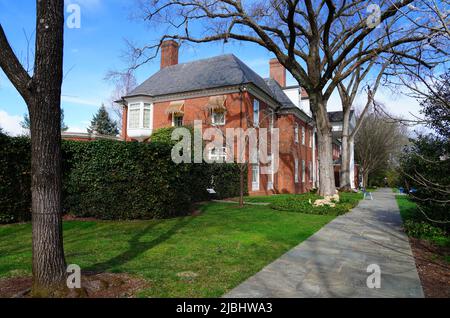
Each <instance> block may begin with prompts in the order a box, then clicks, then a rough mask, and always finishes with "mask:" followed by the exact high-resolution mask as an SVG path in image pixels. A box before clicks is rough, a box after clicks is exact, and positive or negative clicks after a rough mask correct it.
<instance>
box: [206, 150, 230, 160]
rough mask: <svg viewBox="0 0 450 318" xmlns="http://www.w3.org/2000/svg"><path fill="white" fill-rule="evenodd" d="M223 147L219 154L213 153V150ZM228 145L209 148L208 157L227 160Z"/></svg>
mask: <svg viewBox="0 0 450 318" xmlns="http://www.w3.org/2000/svg"><path fill="white" fill-rule="evenodd" d="M216 149H221V151H219V153H218V154H215V155H213V151H214V150H216ZM227 157H228V156H227V147H222V148H211V149H209V153H208V158H209V160H210V161H217V162H225V161H226V160H227Z"/></svg>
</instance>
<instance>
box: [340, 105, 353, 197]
mask: <svg viewBox="0 0 450 318" xmlns="http://www.w3.org/2000/svg"><path fill="white" fill-rule="evenodd" d="M343 109H344V122H343V125H342V154H341V158H342V161H341V173H340V188H341V190H342V191H351V189H352V183H351V180H350V157H351V155H350V142H351V139H350V136H349V135H350V111H351V107H343Z"/></svg>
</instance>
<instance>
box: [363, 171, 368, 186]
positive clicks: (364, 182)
mask: <svg viewBox="0 0 450 318" xmlns="http://www.w3.org/2000/svg"><path fill="white" fill-rule="evenodd" d="M368 184H369V171H367V169H364V170H363V187H364V188H366V189H367V187H368Z"/></svg>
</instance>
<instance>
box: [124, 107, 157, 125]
mask: <svg viewBox="0 0 450 318" xmlns="http://www.w3.org/2000/svg"><path fill="white" fill-rule="evenodd" d="M145 111H148V118H147V119H148V122H147V124H144V113H145ZM127 112H128V116H127V128H128V129H129V130H146V131H147V130H151V129H152V127H153V104H152V103H149V102H144V101H138V102H130V103H129V104H128V110H127ZM133 112H136V113H138V114H139V115H138V116H139V117H138V125H137V126H131V119H132V113H133Z"/></svg>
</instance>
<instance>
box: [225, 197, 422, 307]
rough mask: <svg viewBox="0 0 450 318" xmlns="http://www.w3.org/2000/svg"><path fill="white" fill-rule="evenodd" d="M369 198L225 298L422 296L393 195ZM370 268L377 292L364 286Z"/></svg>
mask: <svg viewBox="0 0 450 318" xmlns="http://www.w3.org/2000/svg"><path fill="white" fill-rule="evenodd" d="M373 196H374V200H373V201H371V200H364V201H361V202H360V204H359V205H358V207H356V208H355V209H353V210H352V211H351V212H349V213H348V214H346V215H343V216H340V217H338V218H336V219H335V220H333V221H332V222H330V223H329V224H328V225H326V226H325V227H323V228H322V229H321V230H320V231H318V232H317V233H316V234H314V235H313V236H312V237H310V238H309V239H307V240H306V241H304V242H303V243H301V244H300V245H298V246H297V247H295V248H294V249H292V250H291V251H289V252H287V253H286V254H285V255H283V256H282V257H280V258H279V259H277V260H275V261H274V262H273V263H271V264H269V265H268V266H266V267H265V268H264V269H263V270H262V271H260V272H259V273H257V274H255V275H254V276H252V277H250V278H249V279H248V280H246V281H245V282H243V283H242V284H240V285H239V286H237V287H236V288H234V289H233V290H231V291H230V292H229V293H227V294H226V295H225V296H224V297H231V298H268V297H287V298H295V297H299V298H301V297H355V298H361V297H377V298H378V297H402V298H403V297H414V298H422V297H423V290H422V286H421V284H420V279H419V276H418V274H417V270H416V266H415V263H414V257H413V255H412V252H411V247H410V245H409V241H408V238H407V236H406V235H405V233H404V232H403V231H402V220H401V217H400V213H399V210H398V206H397V203H396V201H395V194H394V193H393V192H392V191H391V190H390V189H382V190H379V191H377V192H375V193H373ZM371 264H377V265H379V266H380V270H381V288H379V289H376V288H374V289H371V288H369V287H367V278H368V277H369V275H371V274H372V273H371V272H370V273H368V272H367V267H368V266H369V265H371Z"/></svg>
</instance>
